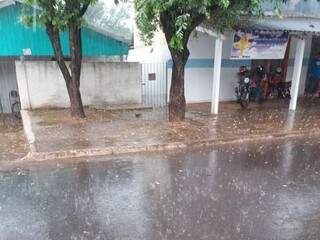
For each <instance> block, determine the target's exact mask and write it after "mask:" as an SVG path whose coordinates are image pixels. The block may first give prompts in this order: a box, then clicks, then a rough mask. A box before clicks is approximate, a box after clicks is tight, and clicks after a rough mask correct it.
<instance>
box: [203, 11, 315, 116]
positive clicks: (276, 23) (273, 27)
mask: <svg viewBox="0 0 320 240" xmlns="http://www.w3.org/2000/svg"><path fill="white" fill-rule="evenodd" d="M247 21H248V29H250V30H251V31H270V32H273V31H283V32H288V33H289V39H290V40H289V44H290V42H292V41H294V42H295V45H294V48H292V49H291V50H290V51H291V53H292V55H293V63H292V65H293V72H292V74H290V76H289V78H290V79H289V81H291V90H290V91H291V99H290V101H289V102H288V108H289V110H290V111H295V110H296V109H297V101H298V97H299V88H301V82H302V80H301V79H302V71H303V64H306V60H308V61H309V58H310V56H309V55H308V59H305V57H306V56H305V55H306V52H305V50H306V39H307V38H308V37H309V38H310V36H315V35H318V34H319V32H320V19H318V18H314V19H310V18H304V17H299V18H297V17H286V18H284V19H279V18H275V17H267V18H265V19H263V20H258V19H248V20H247ZM197 30H198V31H201V32H204V33H206V34H209V35H210V36H212V37H214V38H215V44H214V65H213V76H212V95H211V113H212V114H218V113H219V103H220V101H219V95H220V90H221V84H223V83H221V62H222V56H223V49H225V48H224V47H223V45H224V44H225V39H226V37H225V36H224V35H222V34H217V33H216V32H214V31H212V30H209V29H208V28H205V27H199V28H198V29H197ZM224 55H225V53H224ZM232 61H241V60H232ZM286 70H287V69H286ZM284 81H288V77H287V78H286V79H284Z"/></svg>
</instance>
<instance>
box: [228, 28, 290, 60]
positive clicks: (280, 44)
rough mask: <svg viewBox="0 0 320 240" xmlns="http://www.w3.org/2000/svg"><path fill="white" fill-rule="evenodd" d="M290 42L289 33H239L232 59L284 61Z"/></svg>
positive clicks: (234, 41) (236, 37)
mask: <svg viewBox="0 0 320 240" xmlns="http://www.w3.org/2000/svg"><path fill="white" fill-rule="evenodd" d="M288 40H289V33H288V32H282V31H277V32H270V31H252V32H243V31H237V32H236V33H235V35H234V40H233V45H232V49H231V59H283V58H284V55H285V52H286V49H287V44H288Z"/></svg>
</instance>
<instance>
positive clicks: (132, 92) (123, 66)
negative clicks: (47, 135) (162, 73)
mask: <svg viewBox="0 0 320 240" xmlns="http://www.w3.org/2000/svg"><path fill="white" fill-rule="evenodd" d="M15 64H16V73H17V82H18V87H19V93H20V100H21V108H22V109H35V108H42V107H69V105H70V102H69V98H68V93H67V89H66V85H65V81H64V79H63V76H62V74H61V72H60V70H59V68H58V65H57V63H56V62H54V61H25V62H21V61H16V63H15ZM80 84H81V85H80V91H81V94H82V101H83V104H84V105H101V104H140V103H141V101H142V99H141V98H142V97H141V96H142V93H141V65H140V64H139V63H127V62H108V63H103V62H84V63H83V65H82V74H81V83H80Z"/></svg>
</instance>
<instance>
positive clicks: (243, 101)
mask: <svg viewBox="0 0 320 240" xmlns="http://www.w3.org/2000/svg"><path fill="white" fill-rule="evenodd" d="M238 76H239V81H238V84H239V85H238V87H236V88H235V92H236V97H237V102H238V103H239V104H240V106H241V107H242V108H246V107H248V105H249V102H250V94H251V79H250V77H251V72H250V70H249V69H248V68H247V67H246V66H242V67H240V69H239V73H238Z"/></svg>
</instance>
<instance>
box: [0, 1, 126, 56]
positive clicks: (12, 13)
mask: <svg viewBox="0 0 320 240" xmlns="http://www.w3.org/2000/svg"><path fill="white" fill-rule="evenodd" d="M21 9H22V5H21V3H19V2H18V1H14V0H6V1H0V35H1V38H0V46H1V48H0V57H1V56H21V55H22V54H23V49H30V50H31V53H32V56H53V49H52V46H51V43H50V40H49V38H48V36H47V33H46V31H45V29H44V28H43V27H41V26H39V25H38V26H37V27H36V28H35V29H33V28H32V27H26V26H24V25H23V24H22V23H21V22H20V14H21ZM61 45H62V49H63V53H64V54H65V55H69V40H68V33H67V32H63V33H61ZM82 48H83V56H85V57H98V56H115V55H127V54H128V50H129V43H128V41H125V40H122V39H120V38H118V37H117V36H115V35H114V34H111V33H108V32H105V31H103V30H101V29H98V28H94V27H92V26H87V27H83V28H82Z"/></svg>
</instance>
